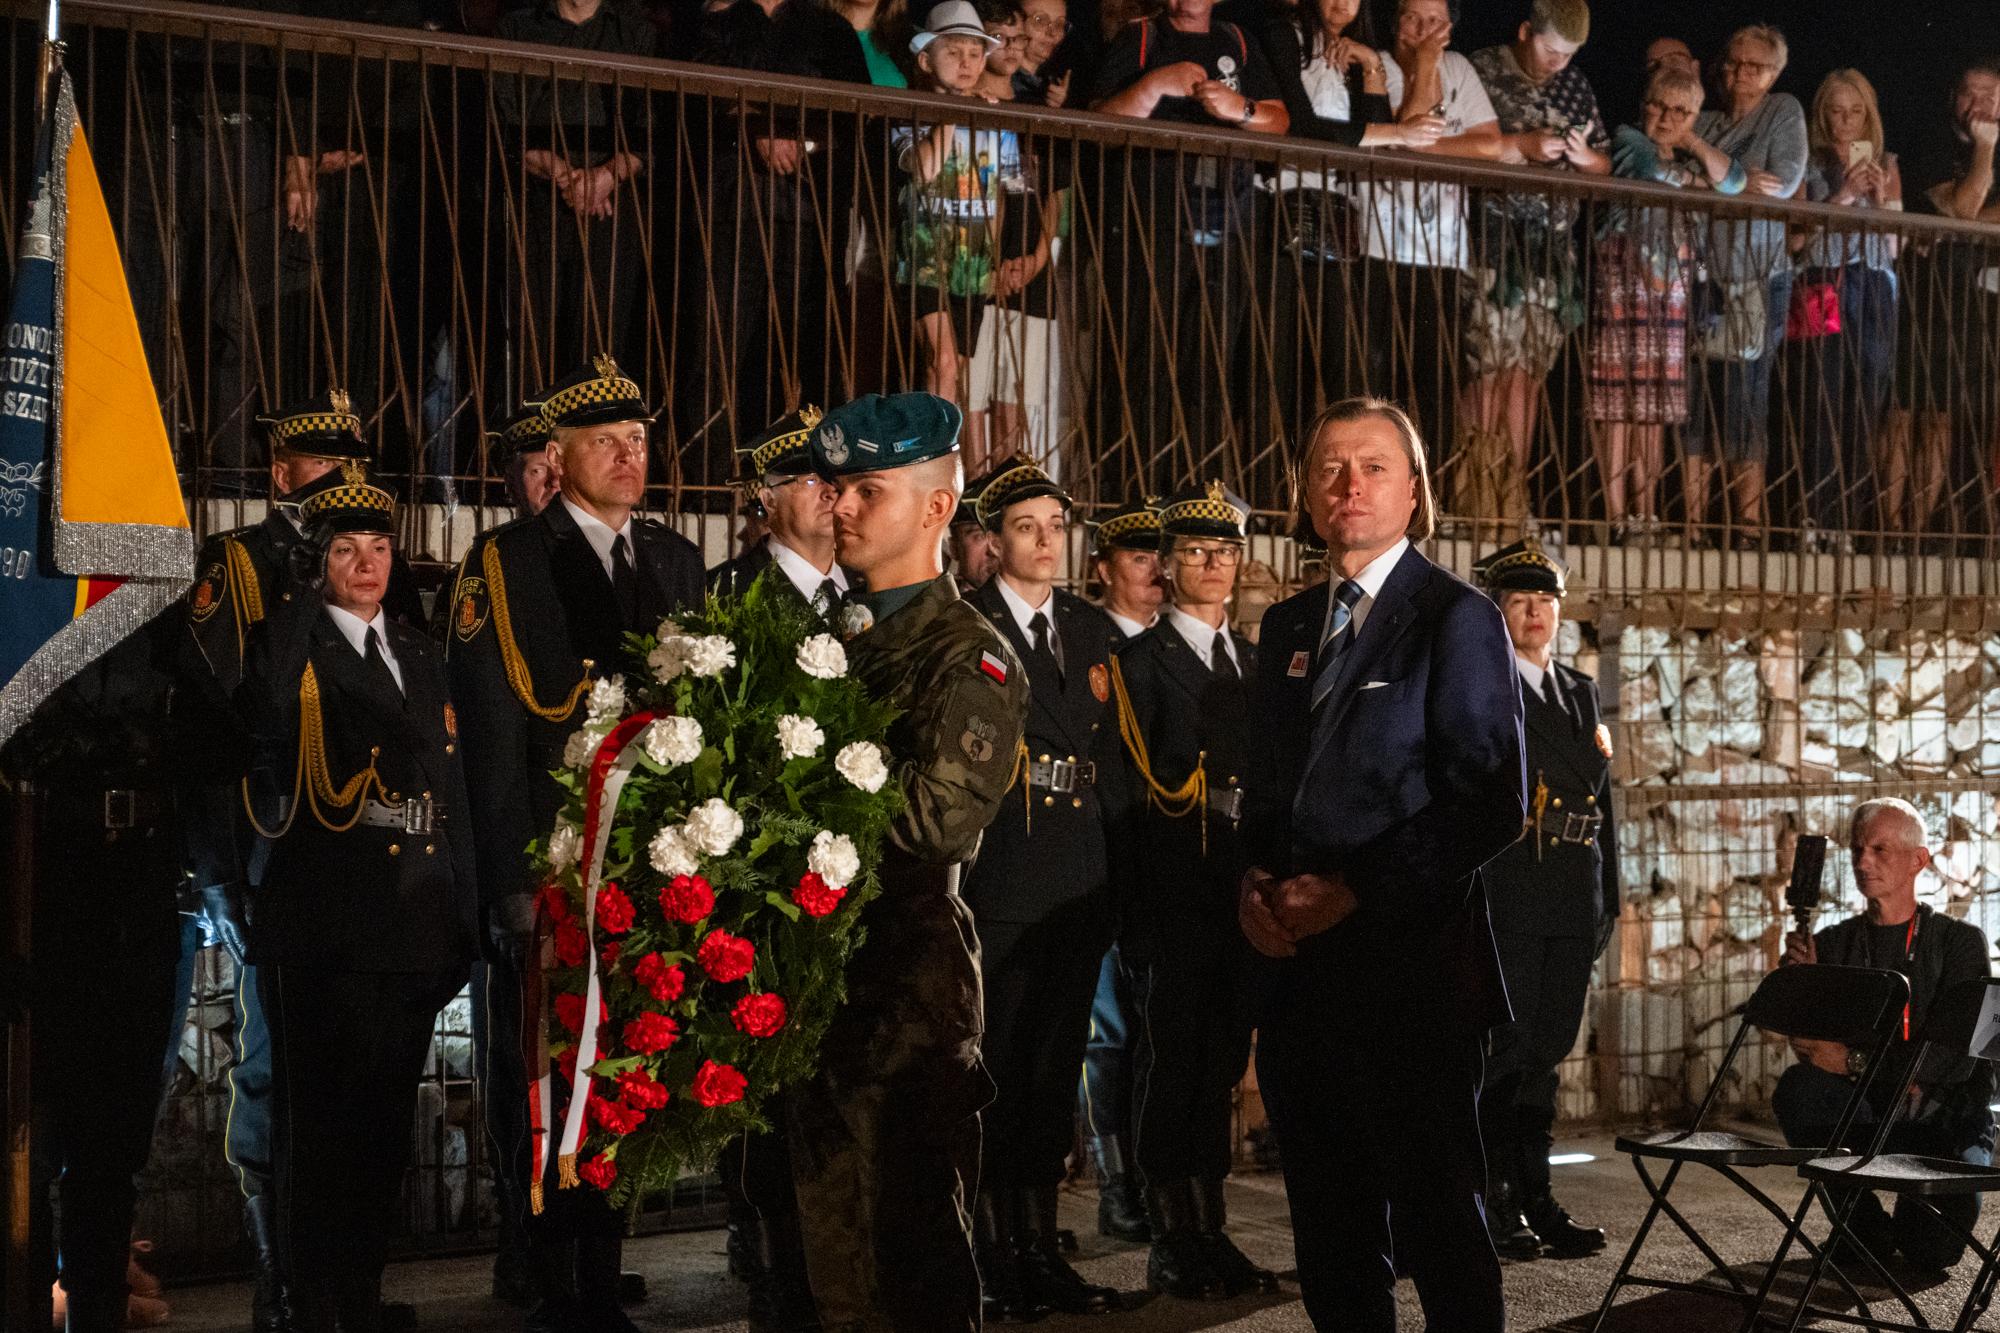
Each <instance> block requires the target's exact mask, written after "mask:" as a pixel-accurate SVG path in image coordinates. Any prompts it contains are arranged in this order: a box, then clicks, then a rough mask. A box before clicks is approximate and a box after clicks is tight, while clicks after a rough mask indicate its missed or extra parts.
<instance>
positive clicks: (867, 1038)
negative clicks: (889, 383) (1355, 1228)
mask: <svg viewBox="0 0 2000 1333" xmlns="http://www.w3.org/2000/svg"><path fill="white" fill-rule="evenodd" d="M960 423H961V417H960V415H959V412H958V409H957V408H955V407H953V406H952V405H951V404H950V403H948V402H946V401H944V400H943V399H941V398H936V397H933V396H931V395H929V394H921V393H911V394H899V395H896V396H894V397H890V398H882V397H878V396H874V395H870V396H869V397H866V398H863V399H860V400H859V401H857V402H853V403H849V404H848V405H846V406H845V407H842V408H838V409H836V410H834V411H833V412H830V413H828V414H827V417H826V419H825V421H823V422H822V423H821V425H820V427H819V429H818V430H817V431H815V432H814V434H813V440H812V447H813V456H814V463H815V466H816V467H817V469H818V471H819V472H820V474H821V475H822V476H823V477H826V478H827V479H829V480H831V481H832V482H833V483H834V484H835V485H836V486H837V487H838V488H839V492H840V499H839V501H838V503H837V504H836V506H835V509H834V515H835V522H836V524H837V531H838V534H839V544H840V559H841V562H842V563H843V564H845V565H847V566H848V567H849V568H851V569H853V570H855V571H856V572H857V573H859V574H860V575H861V576H862V577H863V578H865V579H866V580H867V586H868V588H869V591H868V593H866V594H865V595H864V596H863V597H861V598H859V599H857V600H856V601H854V602H852V603H850V604H849V606H848V607H847V608H846V609H845V610H844V611H843V614H842V621H843V626H844V630H845V632H846V633H847V634H848V635H849V636H850V637H849V638H848V644H847V651H848V662H849V668H850V670H851V671H852V672H853V674H854V675H855V677H856V678H857V679H859V680H860V681H862V682H863V683H864V684H866V685H867V686H868V687H869V688H870V689H871V690H873V691H876V692H877V693H879V694H881V695H884V696H886V697H887V698H889V699H890V700H892V701H893V702H894V703H895V704H896V705H897V706H898V707H899V708H902V709H904V710H906V711H904V712H903V714H902V715H901V716H900V717H898V718H897V720H896V722H895V723H894V724H893V725H892V727H891V729H890V733H889V750H890V753H891V755H892V756H894V773H895V780H896V782H897V783H898V784H900V787H901V790H902V793H903V798H904V801H905V803H906V809H905V810H904V812H903V813H902V814H901V815H899V816H898V817H897V819H896V821H895V823H894V824H893V825H892V826H891V827H890V831H889V845H888V846H887V848H886V849H885V850H884V854H883V859H882V865H881V876H882V883H883V893H882V896H881V897H880V898H877V899H876V900H875V901H873V902H871V903H870V904H869V905H868V907H867V909H866V911H865V913H864V917H863V924H864V925H865V926H866V927H867V931H868V938H867V942H866V943H865V944H863V945H862V947H861V949H860V950H859V951H858V952H857V953H856V954H855V956H854V958H853V961H852V962H851V963H850V964H849V967H848V973H847V990H848V994H847V1003H846V1004H845V1005H844V1006H843V1007H842V1008H841V1011H840V1013H839V1015H838V1016H837V1017H836V1018H835V1019H834V1022H833V1026H832V1028H830V1029H829V1030H828V1032H827V1035H826V1039H825V1042H824V1043H823V1045H822V1046H821V1048H820V1068H819V1072H818V1073H817V1074H816V1075H814V1077H813V1079H812V1080H811V1082H809V1083H807V1084H806V1085H805V1086H804V1087H801V1088H799V1089H797V1090H796V1091H795V1092H794V1093H792V1095H791V1096H790V1098H789V1099H788V1103H789V1104H788V1106H787V1125H788V1129H789V1136H788V1137H789V1146H790V1151H791V1167H792V1170H791V1177H792V1182H793V1185H794V1187H795V1190H796V1197H797V1206H798V1220H799V1226H800V1230H801V1232H802V1238H803V1244H804V1250H805V1254H806V1260H807V1265H808V1269H809V1272H810V1277H811V1284H812V1297H813V1304H814V1305H815V1306H816V1308H817V1314H818V1319H819V1323H820V1326H821V1327H823V1328H825V1329H827V1330H828V1331H829V1333H833V1331H834V1330H840V1331H841V1333H848V1331H849V1330H884V1329H897V1330H902V1329H911V1330H916V1329H921V1330H925V1333H935V1331H937V1330H944V1329H968V1330H976V1329H977V1328H978V1327H979V1273H978V1270H977V1268H976V1267H975V1266H974V1264H973V1260H972V1238H971V1236H970V1235H969V1234H968V1232H967V1229H966V1224H965V1219H966V1216H967V1213H968V1212H969V1210H970V1207H971V1198H972V1194H973V1190H974V1187H975V1185H976V1182H977V1178H978V1173H979V1112H980V1110H981V1109H982V1108H983V1107H984V1106H985V1105H986V1104H987V1103H988V1102H989V1101H991V1100H992V1097H993V1082H992V1080H991V1079H990V1078H989V1077H988V1076H987V1074H986V1067H985V1065H984V1064H983V1063H982V1062H981V1060H980V1055H979V1041H980V1033H981V1028H982V1019H981V1004H980V980H979V943H978V938H977V936H976V935H975V934H974V932H973V926H972V917H971V914H970V913H969V912H968V911H967V910H966V906H965V904H964V902H962V901H961V900H960V899H959V897H958V892H957V890H958V880H959V872H960V868H961V867H962V866H963V865H964V864H965V863H966V862H967V861H969V860H971V859H972V857H973V855H974V853H976V852H977V851H978V850H979V840H980V835H981V834H982V833H983V832H984V831H985V829H986V825H987V824H988V823H989V822H990V821H991V820H992V818H993V816H994V813H995V811H996V810H997V809H998V808H999V805H1000V801H1001V798H1002V796H1003V795H1004V793H1005V792H1006V790H1007V787H1008V784H1009V782H1010V780H1011V779H1012V777H1013V769H1014V755H1015V752H1016V748H1017V747H1018V746H1019V744H1020V739H1021V728H1022V724H1023V720H1024V717H1025V715H1026V712H1027V697H1028V689H1027V678H1026V676H1025V674H1024V673H1023V671H1022V668H1021V664H1020V662H1019V661H1018V660H1017V659H1016V658H1015V656H1014V653H1013V650H1012V649H1010V648H1009V647H1008V646H1007V644H1006V642H1005V641H1004V640H1002V639H1001V637H1000V635H999V634H998V633H996V632H995V631H994V629H993V628H992V626H991V625H990V624H989V623H988V622H987V620H986V619H985V618H984V617H983V616H981V615H979V613H978V612H976V611H974V610H973V609H972V608H971V607H969V606H967V605H965V604H964V603H963V602H961V601H960V600H959V596H958V588H957V586H956V584H955V583H954V582H953V581H952V579H951V578H950V577H949V576H948V575H946V574H945V573H944V569H943V564H942V561H941V558H940V547H941V545H942V542H943V538H944V535H945V530H946V528H947V527H948V526H949V524H950V522H951V518H952V515H953V514H954V513H955V512H956V509H957V503H958V497H959V492H960V490H961V488H962V485H963V478H962V473H961V472H960V469H959V466H958V458H957V454H958V431H959V426H960Z"/></svg>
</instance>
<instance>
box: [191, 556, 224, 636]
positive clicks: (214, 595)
mask: <svg viewBox="0 0 2000 1333" xmlns="http://www.w3.org/2000/svg"><path fill="white" fill-rule="evenodd" d="M227 577H228V575H227V574H225V573H224V572H223V568H222V562H221V561H220V560H211V561H210V562H209V564H208V567H207V568H206V569H204V570H202V571H201V578H200V579H198V580H197V581H196V582H195V585H194V588H193V590H192V591H191V592H189V594H188V615H189V616H191V617H192V618H193V619H194V621H195V623H196V624H200V623H201V622H202V621H204V620H207V619H208V618H209V617H210V616H212V615H214V614H215V608H216V607H218V606H221V605H222V592H223V580H224V579H226V578H227Z"/></svg>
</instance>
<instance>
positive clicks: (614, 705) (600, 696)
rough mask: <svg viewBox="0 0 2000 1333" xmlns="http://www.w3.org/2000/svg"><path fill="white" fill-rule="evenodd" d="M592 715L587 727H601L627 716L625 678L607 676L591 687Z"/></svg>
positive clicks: (589, 717)
mask: <svg viewBox="0 0 2000 1333" xmlns="http://www.w3.org/2000/svg"><path fill="white" fill-rule="evenodd" d="M589 708H590V713H589V716H588V718H587V720H586V723H585V725H587V726H592V727H601V726H604V725H605V724H606V723H611V722H616V721H617V720H618V719H619V718H621V717H623V716H624V715H625V678H624V677H622V676H606V677H604V678H603V679H602V680H600V681H598V682H597V683H596V684H595V685H592V686H591V687H590V705H589Z"/></svg>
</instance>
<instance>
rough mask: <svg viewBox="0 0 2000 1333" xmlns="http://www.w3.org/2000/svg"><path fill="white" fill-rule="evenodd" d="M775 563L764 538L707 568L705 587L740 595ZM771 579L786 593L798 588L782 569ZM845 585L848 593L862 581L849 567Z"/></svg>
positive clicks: (766, 539) (767, 538)
mask: <svg viewBox="0 0 2000 1333" xmlns="http://www.w3.org/2000/svg"><path fill="white" fill-rule="evenodd" d="M776 564H777V561H776V560H773V559H772V558H771V539H770V538H769V537H766V538H764V539H763V540H762V541H760V542H758V543H757V544H756V545H755V546H753V547H751V548H750V549H749V550H747V551H745V552H744V553H743V554H742V555H739V556H736V557H735V558H733V559H730V560H725V561H723V562H722V563H721V564H719V565H717V566H716V567H715V568H714V569H711V570H709V571H708V590H709V591H710V592H715V593H724V594H735V595H738V596H740V595H742V594H743V593H745V592H748V591H749V589H750V585H751V584H752V583H755V582H756V581H757V576H758V575H759V574H762V573H763V572H764V571H765V570H767V569H771V568H772V567H773V566H774V565H776ZM771 578H772V579H773V580H774V581H775V582H776V583H777V584H778V585H779V586H780V587H782V588H784V589H785V590H787V591H789V592H793V593H797V592H798V591H799V588H798V585H797V584H795V583H793V582H792V581H791V580H790V579H789V578H787V577H785V571H783V570H782V569H779V570H775V571H774V572H773V573H772V575H771ZM847 588H848V592H849V593H850V594H852V593H854V592H856V591H858V590H859V589H860V588H861V580H860V579H859V578H858V577H856V575H855V574H854V572H853V571H852V570H849V571H848V572H847ZM801 599H802V600H803V594H801ZM833 609H834V608H832V607H828V608H827V613H828V614H829V615H831V614H832V612H833Z"/></svg>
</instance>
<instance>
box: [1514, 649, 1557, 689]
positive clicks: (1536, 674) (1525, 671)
mask: <svg viewBox="0 0 2000 1333" xmlns="http://www.w3.org/2000/svg"><path fill="white" fill-rule="evenodd" d="M1514 666H1515V669H1516V670H1518V671H1519V672H1520V673H1521V688H1522V689H1523V690H1525V691H1526V692H1528V693H1529V694H1533V695H1536V696H1538V697H1540V698H1543V699H1546V698H1548V695H1547V694H1546V693H1544V692H1543V689H1542V681H1543V680H1544V679H1546V678H1547V676H1548V674H1549V673H1548V671H1547V670H1546V669H1544V668H1543V667H1540V666H1538V665H1536V664H1535V663H1533V662H1530V661H1529V660H1528V659H1527V658H1525V657H1520V656H1516V657H1515V658H1514Z"/></svg>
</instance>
